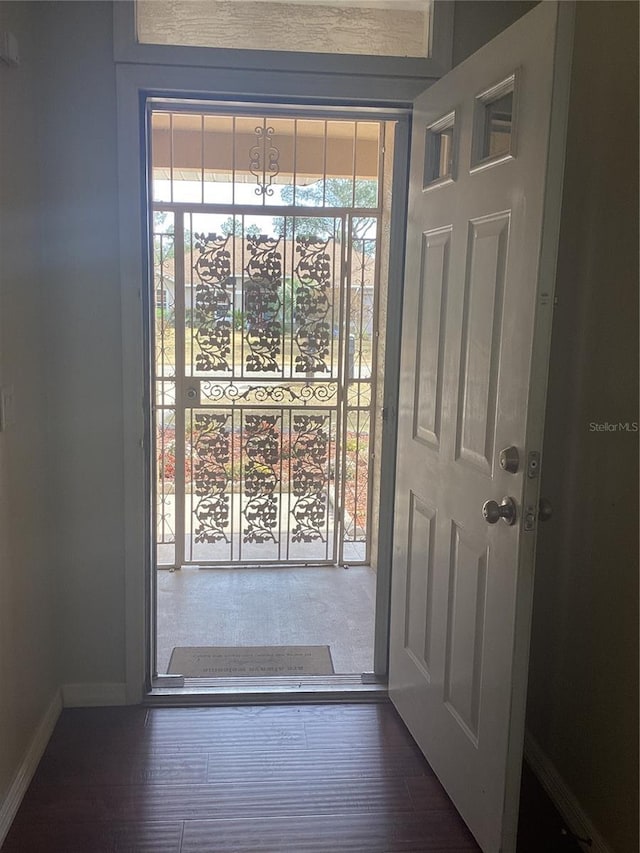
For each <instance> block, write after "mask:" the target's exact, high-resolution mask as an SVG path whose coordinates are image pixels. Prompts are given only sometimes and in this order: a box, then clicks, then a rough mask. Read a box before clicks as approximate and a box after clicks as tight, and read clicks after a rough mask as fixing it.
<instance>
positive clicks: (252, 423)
mask: <svg viewBox="0 0 640 853" xmlns="http://www.w3.org/2000/svg"><path fill="white" fill-rule="evenodd" d="M279 423H280V415H267V414H264V415H262V414H260V415H246V416H245V419H244V430H245V435H246V440H245V444H244V453H245V455H246V457H247V461H246V462H245V465H244V492H245V495H246V496H247V498H248V501H247V504H246V506H245V508H244V509H243V511H242V513H243V515H244V518H245V521H246V526H245V528H244V530H243V541H244V542H276V541H277V539H276V535H275V533H274V531H275V529H276V527H277V526H278V498H277V497H276V495H275V491H276V487H277V485H278V481H279V478H278V474H277V471H276V467H277V466H278V464H279V462H280V431H279V429H278V427H279Z"/></svg>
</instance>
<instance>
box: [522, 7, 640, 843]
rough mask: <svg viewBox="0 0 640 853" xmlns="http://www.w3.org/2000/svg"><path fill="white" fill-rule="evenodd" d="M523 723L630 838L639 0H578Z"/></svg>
mask: <svg viewBox="0 0 640 853" xmlns="http://www.w3.org/2000/svg"><path fill="white" fill-rule="evenodd" d="M569 119H570V120H569V131H568V132H569V136H568V147H567V166H566V180H565V195H564V205H563V213H564V216H563V226H562V231H561V243H560V256H559V270H558V284H557V287H558V291H557V293H558V298H559V302H558V305H557V308H556V311H555V319H554V330H553V342H552V357H551V372H550V378H549V381H550V385H549V398H548V413H547V424H546V433H545V452H544V461H543V479H542V494H543V495H546V496H547V497H549V498H550V500H551V501H552V503H553V506H554V513H555V514H554V517H553V519H552V520H551V521H549V522H547V523H546V525H545V524H543V525H542V526H541V529H540V533H539V537H538V561H537V570H536V583H535V603H534V623H533V635H532V652H531V665H530V684H529V708H528V727H529V730H530V731H531V733H532V734H533V735H534V737H535V738H536V740H537V741H538V743H539V744H540V745H541V747H542V748H543V750H544V751H545V753H546V754H547V756H548V757H549V758H550V759H551V760H552V761H553V763H554V764H555V766H556V768H557V770H558V771H559V773H560V775H561V776H562V777H563V778H564V779H565V781H566V782H567V784H568V785H569V787H570V789H571V790H572V792H573V793H574V794H575V795H576V797H577V798H578V800H579V802H580V803H581V805H582V806H583V808H584V809H585V811H586V812H587V813H588V815H589V816H590V817H591V819H592V821H593V823H594V824H595V826H596V829H598V830H599V831H600V832H601V833H602V835H603V836H604V837H605V839H606V840H607V841H608V842H609V844H610V845H611V849H612V850H614V851H616V853H631V851H636V850H638V481H637V473H638V435H637V434H635V433H627V432H609V431H607V432H592V431H591V429H590V424H591V423H604V422H607V421H608V422H609V423H618V422H619V421H623V422H626V421H629V422H633V421H638V420H639V418H638V160H637V155H638V7H637V5H636V4H635V3H624V2H623V3H615V4H614V3H578V8H577V20H576V44H575V54H574V72H573V79H572V92H571V112H570V117H569Z"/></svg>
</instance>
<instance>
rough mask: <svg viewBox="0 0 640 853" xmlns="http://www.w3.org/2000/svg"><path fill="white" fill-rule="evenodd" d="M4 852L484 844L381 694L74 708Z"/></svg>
mask: <svg viewBox="0 0 640 853" xmlns="http://www.w3.org/2000/svg"><path fill="white" fill-rule="evenodd" d="M532 849H533V848H532ZM537 849H540V850H543V849H544V850H546V849H548V848H546V847H540V848H537ZM2 851H3V853H18V851H19V853H32V851H33V853H107V851H109V853H115V851H117V853H123V851H128V853H134V851H135V853H137V852H138V851H148V853H203V851H207V853H210V852H211V851H216V853H217V852H218V851H219V853H231V851H233V853H258V851H260V853H293V851H295V853H321V852H322V853H342V851H344V853H348V851H361V853H400V851H413V853H420V851H425V853H426V851H430V853H437V852H439V851H442V853H444V851H447V853H469V851H478V847H477V845H476V844H475V842H474V840H473V838H472V836H471V834H470V833H469V831H468V830H467V828H466V827H465V825H464V823H463V822H462V820H461V819H460V817H459V816H458V814H457V812H456V811H455V809H454V808H453V806H452V804H451V802H450V801H449V799H448V798H447V796H446V794H445V793H444V791H443V789H442V787H441V786H440V784H439V783H438V780H437V779H436V778H435V776H434V774H433V773H432V771H431V769H430V768H429V765H428V764H427V763H426V761H425V760H424V758H423V757H422V755H421V753H420V752H419V750H418V748H417V746H416V745H415V743H414V741H413V740H412V738H411V737H410V735H409V733H408V732H407V730H406V728H405V727H404V725H403V723H402V721H401V720H400V718H399V717H398V715H397V714H396V712H395V710H394V709H393V707H392V706H391V705H390V704H389V703H380V704H347V705H345V704H332V705H302V706H274V705H271V706H250V707H249V706H236V707H216V708H142V707H136V708H108V709H106V708H102V709H100V708H92V709H67V710H65V711H63V713H62V716H61V717H60V720H59V722H58V725H57V726H56V729H55V731H54V734H53V737H52V739H51V741H50V743H49V745H48V747H47V750H46V752H45V755H44V757H43V759H42V761H41V762H40V766H39V767H38V770H37V773H36V775H35V777H34V779H33V781H32V783H31V786H30V788H29V790H28V792H27V794H26V796H25V799H24V801H23V803H22V806H21V808H20V810H19V812H18V815H17V817H16V820H15V821H14V824H13V826H12V828H11V830H10V832H9V835H8V836H7V839H6V841H5V844H4V845H3V847H2Z"/></svg>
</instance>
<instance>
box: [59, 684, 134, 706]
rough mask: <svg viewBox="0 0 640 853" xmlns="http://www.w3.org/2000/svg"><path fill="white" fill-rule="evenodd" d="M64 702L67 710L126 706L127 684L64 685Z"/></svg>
mask: <svg viewBox="0 0 640 853" xmlns="http://www.w3.org/2000/svg"><path fill="white" fill-rule="evenodd" d="M62 701H63V705H64V707H65V708H95V707H102V706H105V705H126V704H127V685H126V684H108V683H104V684H63V685H62Z"/></svg>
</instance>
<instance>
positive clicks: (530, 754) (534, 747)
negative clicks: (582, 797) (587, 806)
mask: <svg viewBox="0 0 640 853" xmlns="http://www.w3.org/2000/svg"><path fill="white" fill-rule="evenodd" d="M524 757H525V758H526V760H527V764H528V765H529V767H530V768H531V770H532V771H533V773H534V775H535V776H536V778H537V779H538V781H539V782H540V784H541V785H542V787H543V788H544V790H545V791H546V792H547V794H548V795H549V797H550V798H551V800H552V802H553V804H554V805H555V806H556V808H557V809H558V811H559V812H560V815H561V817H562V819H563V820H564V822H565V823H566V824H567V827H568V828H569V829H570V830H571V832H573V833H575V834H576V835H579V836H580V837H581V838H590V839H591V841H592V844H591V847H590V850H591V851H592V853H612V850H611V848H610V847H609V845H608V844H607V843H606V841H605V840H604V838H603V837H602V835H600V833H599V832H598V830H597V829H596V828H595V826H594V825H593V823H592V822H591V819H590V818H589V816H588V815H587V813H586V812H585V810H584V809H583V808H582V806H581V805H580V803H579V802H578V799H577V797H576V796H575V794H574V793H573V791H572V790H571V788H570V787H569V786H568V785H567V783H566V782H565V780H564V779H563V778H562V776H561V775H560V773H559V772H558V769H557V768H556V766H555V764H554V763H553V762H552V761H551V759H550V758H549V756H548V755H547V754H546V752H545V751H544V750H543V749H542V747H541V746H540V744H539V743H538V741H537V740H536V739H535V738H534V736H533V735H532V734H531V732H529V731H527V732H526V734H525V738H524Z"/></svg>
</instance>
